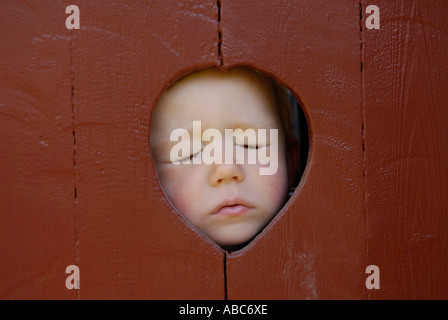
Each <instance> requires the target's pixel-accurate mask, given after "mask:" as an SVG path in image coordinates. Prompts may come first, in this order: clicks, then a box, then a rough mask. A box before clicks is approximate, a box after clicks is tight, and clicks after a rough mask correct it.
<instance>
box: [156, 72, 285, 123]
mask: <svg viewBox="0 0 448 320" xmlns="http://www.w3.org/2000/svg"><path fill="white" fill-rule="evenodd" d="M154 115H155V118H153V120H155V122H157V124H156V123H154V124H155V126H156V127H158V128H162V127H163V129H164V131H166V130H168V131H169V130H171V129H173V128H178V127H182V128H187V127H190V126H192V121H193V120H200V121H201V122H202V124H203V128H206V127H214V128H220V127H221V126H224V127H227V126H228V127H229V129H230V128H233V127H235V126H239V125H241V126H242V127H260V128H261V127H263V126H265V127H273V126H278V121H279V120H278V111H277V107H276V99H275V93H274V91H273V88H272V84H271V83H270V82H269V80H268V78H267V77H266V76H264V75H262V74H258V73H257V72H255V71H251V70H247V69H244V68H234V69H231V70H229V71H219V70H217V69H207V70H203V71H199V72H195V73H193V74H190V75H188V76H186V77H184V78H182V79H181V80H179V81H177V82H176V83H175V84H174V85H173V86H171V87H170V88H169V89H168V90H166V91H165V93H164V94H163V95H162V96H161V98H160V100H159V102H158V103H157V106H156V108H155V110H154ZM153 129H155V127H154V128H153Z"/></svg>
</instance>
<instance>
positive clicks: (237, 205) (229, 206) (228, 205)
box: [213, 200, 253, 216]
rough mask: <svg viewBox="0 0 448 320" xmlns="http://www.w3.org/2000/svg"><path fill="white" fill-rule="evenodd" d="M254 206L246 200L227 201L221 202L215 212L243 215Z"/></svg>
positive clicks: (226, 214) (223, 214) (225, 214)
mask: <svg viewBox="0 0 448 320" xmlns="http://www.w3.org/2000/svg"><path fill="white" fill-rule="evenodd" d="M252 208H253V206H252V205H251V204H249V203H247V202H244V201H239V200H236V201H227V202H224V203H222V204H220V205H219V206H218V207H217V209H216V210H214V213H213V214H215V215H218V216H241V215H244V214H246V213H248V212H249V211H250V210H251V209H252Z"/></svg>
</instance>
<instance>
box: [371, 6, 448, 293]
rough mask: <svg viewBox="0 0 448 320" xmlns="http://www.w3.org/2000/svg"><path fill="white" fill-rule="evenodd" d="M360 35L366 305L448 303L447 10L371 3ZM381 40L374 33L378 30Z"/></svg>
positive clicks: (435, 7) (377, 33)
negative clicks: (376, 21) (372, 10)
mask: <svg viewBox="0 0 448 320" xmlns="http://www.w3.org/2000/svg"><path fill="white" fill-rule="evenodd" d="M376 5H378V6H379V7H381V8H382V12H384V13H383V15H382V19H381V29H380V30H381V32H370V31H368V30H366V29H363V31H362V39H363V62H364V65H363V66H364V68H363V88H364V91H363V110H364V124H365V131H364V142H365V150H366V151H365V165H366V218H367V247H366V250H367V252H368V261H367V262H368V263H369V264H376V265H378V267H379V268H380V270H381V271H382V272H381V289H380V290H374V291H369V298H370V299H447V298H448V285H447V283H448V281H447V280H448V246H447V241H448V234H447V232H448V136H447V132H448V108H447V106H448V90H447V89H448V76H447V74H448V27H447V26H446V23H445V22H444V21H445V19H446V17H447V16H448V3H446V2H444V1H377V2H376ZM378 31H379V30H378Z"/></svg>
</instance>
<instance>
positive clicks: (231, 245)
mask: <svg viewBox="0 0 448 320" xmlns="http://www.w3.org/2000/svg"><path fill="white" fill-rule="evenodd" d="M256 234H257V232H248V231H246V232H238V233H237V232H234V233H232V234H228V233H225V234H223V235H219V236H218V235H216V236H215V237H213V238H212V239H213V240H214V241H215V242H216V243H217V244H218V245H219V246H221V247H222V248H223V249H224V250H227V251H236V250H239V249H242V248H243V247H245V246H246V245H247V244H248V243H249V242H250V240H252V239H253V238H254V237H255V236H256Z"/></svg>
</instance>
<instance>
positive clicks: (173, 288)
mask: <svg viewBox="0 0 448 320" xmlns="http://www.w3.org/2000/svg"><path fill="white" fill-rule="evenodd" d="M79 6H80V7H82V15H83V16H82V26H83V27H82V29H81V30H80V32H78V33H75V36H74V39H73V44H72V46H73V61H74V66H75V68H74V74H75V80H74V90H75V91H74V106H75V131H76V164H77V170H76V175H77V190H78V194H77V206H76V212H77V217H78V224H79V227H78V229H79V264H80V269H81V270H82V284H83V286H84V290H82V291H81V294H80V296H81V299H91V298H100V297H101V298H126V299H128V298H129V299H130V298H138V299H141V298H145V299H165V298H169V299H181V298H183V299H187V298H188V299H200V298H202V299H222V298H224V294H225V293H224V272H223V252H222V251H221V249H218V248H217V247H216V245H214V244H211V243H210V242H208V241H207V240H205V238H204V237H203V236H202V235H201V234H198V233H197V232H195V231H194V230H193V229H192V228H191V227H189V226H187V225H186V224H185V223H184V221H183V220H182V219H181V218H180V217H179V216H178V215H177V213H176V212H175V211H174V210H173V209H172V207H171V206H170V205H169V204H168V203H167V200H166V199H165V197H164V195H163V193H162V191H161V189H160V187H159V184H158V182H157V179H156V175H155V170H154V167H153V163H152V160H151V155H150V148H149V126H150V114H151V108H152V107H153V105H154V104H155V102H156V100H157V98H158V96H159V94H161V92H162V91H163V90H164V89H165V87H166V85H167V84H168V83H169V82H170V81H173V80H174V79H175V78H176V77H178V76H180V75H181V74H182V73H184V72H186V71H191V70H192V69H194V68H200V67H204V66H206V65H215V64H216V63H217V56H218V48H217V43H218V41H217V38H218V32H217V20H218V19H217V12H218V11H217V6H216V2H215V1H182V2H178V1H163V2H162V1H152V2H151V1H143V0H142V1H128V2H122V1H120V2H118V1H115V2H109V1H95V2H92V1H79Z"/></svg>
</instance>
